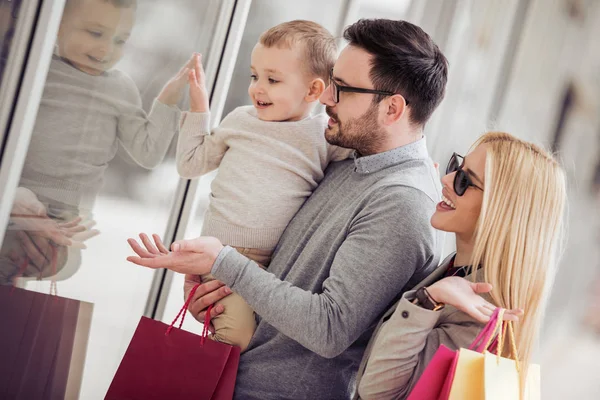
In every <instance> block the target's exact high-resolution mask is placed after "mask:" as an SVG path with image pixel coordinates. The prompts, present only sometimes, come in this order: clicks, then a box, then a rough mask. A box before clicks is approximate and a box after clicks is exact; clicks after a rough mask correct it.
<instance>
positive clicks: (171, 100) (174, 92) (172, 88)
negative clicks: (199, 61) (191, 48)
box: [157, 56, 194, 106]
mask: <svg viewBox="0 0 600 400" xmlns="http://www.w3.org/2000/svg"><path fill="white" fill-rule="evenodd" d="M193 62H194V57H193V56H192V58H190V59H189V60H188V61H187V62H186V63H185V64H184V65H183V67H181V69H180V70H179V72H177V74H175V76H174V77H172V78H171V79H169V81H168V82H167V83H166V84H165V86H164V87H163V89H162V90H161V92H160V94H159V95H158V97H157V99H158V101H160V102H161V103H163V104H165V105H168V106H174V105H177V103H179V100H181V96H182V95H183V88H185V85H186V83H187V80H188V73H189V71H190V69H191V68H193Z"/></svg>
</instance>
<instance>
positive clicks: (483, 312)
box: [427, 276, 523, 322]
mask: <svg viewBox="0 0 600 400" xmlns="http://www.w3.org/2000/svg"><path fill="white" fill-rule="evenodd" d="M491 290H492V285H490V284H489V283H484V282H471V281H469V280H467V279H465V278H460V277H458V276H450V277H447V278H444V279H441V280H439V281H437V282H436V283H434V284H433V285H431V286H428V287H427V291H428V292H429V294H430V295H431V297H433V300H435V301H436V302H438V303H444V304H448V305H451V306H454V307H456V308H457V309H458V310H460V311H462V312H465V313H467V314H468V315H470V316H471V317H473V318H475V319H476V320H478V321H480V322H488V321H489V320H490V317H491V316H492V314H493V312H494V310H495V309H496V306H494V305H493V304H491V303H490V302H488V301H486V300H485V299H484V298H483V297H481V296H480V294H482V293H488V292H490V291H491ZM522 315H523V310H521V309H515V310H506V311H505V312H504V320H505V321H514V322H518V321H519V318H520V317H521V316H522Z"/></svg>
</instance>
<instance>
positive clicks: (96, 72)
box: [0, 0, 190, 277]
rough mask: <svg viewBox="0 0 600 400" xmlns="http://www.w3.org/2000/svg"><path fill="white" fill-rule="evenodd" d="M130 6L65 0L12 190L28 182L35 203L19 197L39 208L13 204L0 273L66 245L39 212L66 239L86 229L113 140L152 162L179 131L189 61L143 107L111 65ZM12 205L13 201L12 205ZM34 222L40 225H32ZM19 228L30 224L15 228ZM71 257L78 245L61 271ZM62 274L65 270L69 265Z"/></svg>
mask: <svg viewBox="0 0 600 400" xmlns="http://www.w3.org/2000/svg"><path fill="white" fill-rule="evenodd" d="M135 11H136V2H135V0H67V3H66V5H65V10H64V14H63V18H62V20H61V23H60V27H59V32H58V37H57V43H56V47H55V51H54V55H53V57H52V60H51V63H50V68H49V72H48V76H47V79H46V85H45V88H44V92H43V95H42V100H41V102H40V107H39V111H38V115H37V119H36V123H35V127H34V130H33V134H32V137H31V142H30V145H29V150H28V153H27V157H26V160H25V164H24V166H23V173H22V176H21V182H20V186H21V188H20V189H19V190H23V189H25V188H27V189H29V190H30V191H31V192H32V193H33V194H34V195H35V200H34V199H31V196H29V195H27V196H24V198H26V201H25V203H26V204H29V205H31V204H35V202H36V200H37V202H39V203H40V204H41V206H42V207H43V208H44V213H45V215H43V216H40V215H36V214H33V213H32V215H31V218H29V221H27V223H24V222H23V221H24V219H25V217H24V215H23V213H18V212H15V210H13V214H14V215H13V217H14V218H13V219H12V221H11V222H12V223H11V226H9V231H8V233H7V238H6V240H5V243H4V245H3V248H2V251H1V252H0V255H2V256H3V258H4V260H5V262H8V261H7V260H10V261H12V263H11V265H10V266H8V267H6V268H5V269H8V270H10V271H9V273H8V274H7V273H5V274H4V275H14V273H15V272H14V270H15V268H16V267H15V264H19V265H22V260H23V258H28V259H29V260H30V261H31V260H32V258H33V257H35V256H38V257H35V258H37V259H39V260H40V261H43V260H46V261H47V262H49V260H50V258H51V257H48V253H49V251H48V250H47V249H48V248H49V247H48V246H53V247H54V248H59V247H61V246H62V247H65V249H66V247H69V245H67V244H61V239H59V240H58V241H57V240H55V239H56V236H53V235H50V234H48V224H49V221H48V219H47V218H46V217H50V219H51V220H52V221H54V222H56V224H57V225H56V226H53V227H52V228H51V229H50V231H52V232H55V233H56V231H57V230H58V232H60V234H61V235H63V234H65V232H63V230H65V229H66V230H67V233H66V234H65V235H66V237H68V235H70V234H72V233H73V232H72V231H73V230H75V231H78V230H80V229H81V228H82V227H83V228H84V229H85V228H86V227H87V226H88V224H89V221H90V220H91V219H92V217H91V215H92V213H91V211H92V207H93V204H94V201H95V199H96V196H97V195H98V192H99V191H100V189H101V187H102V181H103V175H104V172H105V170H106V168H107V166H108V163H109V162H110V161H111V160H112V159H113V158H114V157H115V155H116V154H117V150H118V148H119V146H122V147H123V149H125V150H126V151H127V153H128V154H129V155H130V156H131V158H132V159H133V160H135V161H136V162H137V163H138V164H139V165H140V166H142V167H145V168H148V169H150V168H153V167H155V166H157V165H158V164H159V163H160V162H161V161H162V159H163V158H164V156H165V153H166V152H167V150H168V147H169V145H170V143H171V140H172V138H173V135H174V134H175V133H176V132H177V130H178V121H179V117H180V110H179V109H178V107H177V103H178V101H179V100H180V98H181V95H182V92H183V89H184V87H185V86H186V84H187V72H188V64H190V62H188V63H186V65H184V66H183V67H182V69H181V70H180V71H179V72H178V73H177V74H176V75H175V76H174V77H173V78H172V79H171V80H169V82H167V84H166V85H165V87H164V88H163V90H162V91H161V93H160V94H159V96H158V97H157V98H156V99H155V101H154V103H153V105H152V109H151V111H150V112H149V113H148V114H146V113H145V112H144V110H143V109H142V107H141V104H142V103H141V99H140V94H139V91H138V89H137V87H136V85H135V84H134V82H133V81H132V79H131V78H130V77H129V76H128V75H127V74H126V73H124V72H123V71H120V70H118V69H115V68H113V66H114V65H115V64H116V63H117V62H118V61H119V60H120V59H121V58H122V56H123V53H124V51H125V47H124V46H125V43H126V42H127V39H128V38H129V36H130V35H131V31H132V28H133V25H134V21H135ZM140 63H143V60H140ZM21 200H22V199H19V198H17V202H18V201H21ZM19 207H21V206H19V205H18V204H15V207H14V208H15V209H18V208H19ZM21 208H23V207H21ZM31 208H33V209H38V210H39V209H40V207H39V205H36V206H33V207H31V206H28V207H25V209H26V210H27V209H31ZM33 217H36V218H33ZM37 217H41V218H37ZM79 218H80V219H79ZM15 221H17V222H15ZM65 224H66V227H65ZM73 224H75V226H70V225H73ZM39 225H41V226H43V227H42V228H41V229H38V228H39ZM24 226H25V227H28V229H21V228H23V227H24ZM32 226H33V227H32ZM40 232H41V234H40ZM75 233H77V234H78V235H82V234H85V233H81V232H75ZM32 235H33V236H34V237H32ZM59 236H60V235H59ZM87 236H90V233H89V232H88V234H87ZM87 236H83V237H84V238H85V237H87ZM53 237H54V239H53ZM69 242H72V240H70V239H69V240H65V241H63V243H69ZM71 247H72V244H71ZM49 249H50V250H52V248H49ZM63 252H64V250H63ZM59 253H60V252H59ZM40 254H42V255H43V256H44V257H39V255H40ZM32 256H33V257H32ZM79 257H80V254H79V251H78V250H71V251H69V255H68V258H69V263H68V266H69V268H68V269H72V270H76V269H77V268H78V266H79ZM63 258H64V260H63V259H60V258H59V260H58V267H57V266H55V265H51V266H50V265H47V266H46V267H41V266H39V265H38V266H37V268H35V270H36V271H39V270H45V269H46V270H47V269H48V268H50V270H51V271H53V270H56V271H59V270H60V269H63V267H64V266H65V263H66V258H67V257H63ZM72 258H74V259H72ZM15 260H16V261H15ZM61 261H62V262H61ZM2 264H4V263H2ZM17 269H18V268H17ZM21 269H22V268H21ZM64 272H65V273H64V274H62V275H63V276H64V277H68V276H70V275H72V273H73V272H74V271H71V272H68V273H66V272H67V271H64ZM51 274H53V272H51ZM42 275H43V276H46V275H47V274H42ZM23 276H28V275H27V273H25V274H23Z"/></svg>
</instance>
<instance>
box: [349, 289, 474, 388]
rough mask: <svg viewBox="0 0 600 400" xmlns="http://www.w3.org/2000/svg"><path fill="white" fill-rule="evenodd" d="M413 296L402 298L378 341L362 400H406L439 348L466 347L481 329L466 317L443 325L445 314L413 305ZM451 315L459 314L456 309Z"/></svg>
mask: <svg viewBox="0 0 600 400" xmlns="http://www.w3.org/2000/svg"><path fill="white" fill-rule="evenodd" d="M414 293H415V292H414V291H411V292H407V293H405V294H404V295H403V297H402V300H401V301H400V303H399V304H398V307H397V308H396V311H394V313H393V314H392V316H391V317H390V319H389V320H388V321H387V322H385V323H384V324H383V326H382V327H381V330H380V331H379V334H378V335H377V337H376V338H375V343H374V345H373V350H372V352H371V355H370V356H369V360H368V363H367V366H366V369H365V372H364V374H363V376H362V377H361V378H360V384H359V387H358V394H359V396H360V398H361V399H363V400H371V399H378V400H382V399H399V398H405V397H406V396H408V394H409V393H410V391H411V390H412V388H413V387H414V385H415V384H416V383H417V381H418V380H419V378H420V377H421V374H422V373H423V371H424V370H425V368H426V366H427V365H428V364H429V362H430V361H431V359H432V358H433V356H434V355H435V352H436V351H437V349H438V347H439V346H440V345H442V344H443V345H445V346H446V347H448V348H450V349H452V350H457V349H459V348H461V347H467V346H468V345H469V344H470V343H471V341H472V340H473V339H474V338H475V336H476V334H477V332H478V331H479V330H480V329H481V325H479V323H478V322H476V321H475V320H471V319H470V318H468V317H466V316H465V318H461V320H460V322H459V321H455V322H441V323H440V321H441V319H440V316H441V315H442V313H443V311H441V310H440V311H431V310H427V309H424V308H422V307H420V306H418V305H415V304H413V303H412V300H414V297H415V295H414ZM447 307H449V306H447ZM450 312H451V313H460V311H458V310H456V309H454V308H452V311H450ZM446 317H447V316H446ZM446 319H447V318H444V320H446Z"/></svg>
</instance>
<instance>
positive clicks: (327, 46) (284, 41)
mask: <svg viewBox="0 0 600 400" xmlns="http://www.w3.org/2000/svg"><path fill="white" fill-rule="evenodd" d="M258 41H259V43H260V44H262V45H263V46H265V47H285V48H290V49H291V48H292V46H294V45H298V44H299V45H301V46H302V48H303V49H302V50H303V52H304V58H305V65H306V67H307V69H308V72H309V73H310V74H311V75H313V76H318V77H319V78H321V79H323V81H324V82H325V84H327V82H328V81H329V71H330V70H331V68H333V65H334V64H335V60H336V53H337V46H336V44H335V39H334V38H333V36H332V35H331V33H329V31H328V30H327V29H325V28H323V27H322V26H321V25H319V24H317V23H316V22H312V21H306V20H294V21H289V22H284V23H282V24H279V25H276V26H274V27H272V28H271V29H269V30H268V31H266V32H264V33H263V34H262V35H261V36H260V38H259V40H258Z"/></svg>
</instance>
